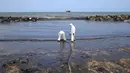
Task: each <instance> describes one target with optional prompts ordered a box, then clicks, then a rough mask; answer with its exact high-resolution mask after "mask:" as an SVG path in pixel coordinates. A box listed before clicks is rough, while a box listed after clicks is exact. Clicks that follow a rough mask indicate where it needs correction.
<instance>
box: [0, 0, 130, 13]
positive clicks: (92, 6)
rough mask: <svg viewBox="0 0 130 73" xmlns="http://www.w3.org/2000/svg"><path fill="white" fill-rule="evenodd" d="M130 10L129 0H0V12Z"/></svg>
mask: <svg viewBox="0 0 130 73" xmlns="http://www.w3.org/2000/svg"><path fill="white" fill-rule="evenodd" d="M67 9H69V10H71V11H72V12H130V0H0V12H65V11H66V10H67Z"/></svg>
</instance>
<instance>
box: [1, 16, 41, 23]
mask: <svg viewBox="0 0 130 73" xmlns="http://www.w3.org/2000/svg"><path fill="white" fill-rule="evenodd" d="M38 20H40V18H37V17H11V16H9V17H3V16H1V17H0V23H11V22H29V21H32V22H36V21H38Z"/></svg>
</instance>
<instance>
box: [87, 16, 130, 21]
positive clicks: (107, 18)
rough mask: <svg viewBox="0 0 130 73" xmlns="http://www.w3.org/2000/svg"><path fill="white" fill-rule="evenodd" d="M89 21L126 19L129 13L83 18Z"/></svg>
mask: <svg viewBox="0 0 130 73" xmlns="http://www.w3.org/2000/svg"><path fill="white" fill-rule="evenodd" d="M85 19H86V20H90V21H123V22H124V21H126V20H129V19H130V15H123V14H122V15H106V16H99V15H96V16H88V17H86V18H85Z"/></svg>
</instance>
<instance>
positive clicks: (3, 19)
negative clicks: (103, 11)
mask: <svg viewBox="0 0 130 73" xmlns="http://www.w3.org/2000/svg"><path fill="white" fill-rule="evenodd" d="M44 20H87V21H113V22H116V21H118V22H130V15H123V14H122V15H105V16H101V15H96V16H74V17H66V16H53V17H11V16H9V17H3V16H1V17H0V23H10V22H29V21H31V22H36V21H44Z"/></svg>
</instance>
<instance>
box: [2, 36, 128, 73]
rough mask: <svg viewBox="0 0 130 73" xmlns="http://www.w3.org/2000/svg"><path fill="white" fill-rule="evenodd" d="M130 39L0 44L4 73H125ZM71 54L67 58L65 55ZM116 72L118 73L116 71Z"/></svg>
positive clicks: (7, 42) (9, 42)
mask: <svg viewBox="0 0 130 73" xmlns="http://www.w3.org/2000/svg"><path fill="white" fill-rule="evenodd" d="M129 43H130V38H128V37H127V38H107V39H97V40H95V39H94V40H76V41H75V42H74V43H72V42H69V41H68V43H65V42H57V41H45V42H38V41H36V42H34V41H33V42H31V41H14V42H13V41H6V42H0V47H1V49H0V62H1V63H0V71H1V72H4V73H14V72H15V71H16V72H15V73H70V72H69V71H70V70H69V66H70V67H71V70H72V73H79V72H80V73H86V72H88V73H97V72H103V73H106V72H114V73H115V72H119V71H120V72H124V73H127V72H129V65H130V64H129V62H130V60H129V59H130V44H129ZM70 54H71V57H70V59H69V60H68V58H69V55H70ZM117 69H118V70H117Z"/></svg>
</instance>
